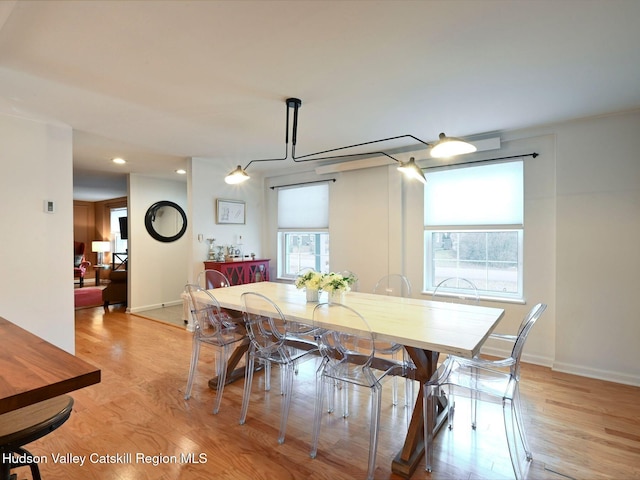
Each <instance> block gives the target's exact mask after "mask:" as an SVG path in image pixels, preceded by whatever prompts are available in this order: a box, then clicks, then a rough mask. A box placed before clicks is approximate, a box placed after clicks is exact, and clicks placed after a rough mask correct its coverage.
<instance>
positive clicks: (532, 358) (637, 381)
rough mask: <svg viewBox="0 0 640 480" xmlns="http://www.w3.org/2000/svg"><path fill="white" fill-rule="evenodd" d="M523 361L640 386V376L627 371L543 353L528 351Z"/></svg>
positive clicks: (492, 351) (487, 350)
mask: <svg viewBox="0 0 640 480" xmlns="http://www.w3.org/2000/svg"><path fill="white" fill-rule="evenodd" d="M482 353H484V354H487V355H492V356H495V357H508V356H509V355H510V354H511V350H504V349H499V348H491V347H484V348H483V349H482ZM522 361H523V362H525V363H531V364H533V365H540V366H543V367H549V368H551V370H553V371H554V372H561V373H569V374H571V375H578V376H580V377H586V378H594V379H596V380H605V381H607V382H613V383H620V384H623V385H631V386H633V387H640V377H638V376H634V375H628V374H626V373H621V372H612V371H610V370H600V369H597V368H590V367H585V366H583V365H575V364H572V363H566V362H556V361H554V360H553V358H550V357H544V356H541V355H527V354H526V353H524V354H523V355H522Z"/></svg>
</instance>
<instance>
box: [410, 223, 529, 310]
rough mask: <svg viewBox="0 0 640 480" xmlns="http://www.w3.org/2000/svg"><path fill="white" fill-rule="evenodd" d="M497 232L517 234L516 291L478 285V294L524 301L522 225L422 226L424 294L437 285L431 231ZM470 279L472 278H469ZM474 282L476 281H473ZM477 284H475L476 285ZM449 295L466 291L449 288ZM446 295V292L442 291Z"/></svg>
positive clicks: (486, 297) (430, 292) (486, 296)
mask: <svg viewBox="0 0 640 480" xmlns="http://www.w3.org/2000/svg"><path fill="white" fill-rule="evenodd" d="M438 232H442V233H445V232H446V233H498V232H515V233H516V234H517V236H518V258H517V277H516V278H517V291H516V292H510V293H501V292H499V291H496V290H486V289H482V288H479V287H478V296H479V297H480V298H481V299H484V300H501V301H514V302H521V301H524V268H523V265H524V228H523V226H522V225H493V226H487V225H482V226H466V227H461V226H456V227H449V228H447V227H441V226H429V227H425V228H424V239H423V243H424V255H425V262H424V279H423V284H424V289H423V292H422V293H424V294H432V293H433V292H434V290H435V288H436V286H437V284H436V282H435V281H434V275H435V271H434V268H435V267H434V254H435V251H434V250H433V233H438ZM483 261H484V262H487V263H490V262H491V261H490V260H488V259H484V260H483ZM470 280H472V279H470ZM472 281H473V280H472ZM474 283H476V282H474ZM476 286H477V285H476ZM448 291H450V292H451V296H455V291H460V292H467V293H468V291H467V290H466V289H463V288H460V289H453V288H452V289H450V290H448ZM444 295H446V292H445V293H444Z"/></svg>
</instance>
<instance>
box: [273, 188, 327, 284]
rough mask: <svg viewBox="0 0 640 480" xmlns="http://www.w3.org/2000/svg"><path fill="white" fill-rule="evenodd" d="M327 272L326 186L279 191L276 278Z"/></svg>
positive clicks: (282, 189)
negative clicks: (308, 272) (307, 271)
mask: <svg viewBox="0 0 640 480" xmlns="http://www.w3.org/2000/svg"><path fill="white" fill-rule="evenodd" d="M304 268H313V269H314V270H317V271H319V272H328V269H329V184H328V183H319V184H314V185H305V186H298V187H289V188H280V189H278V276H279V277H280V278H295V276H296V275H297V274H298V272H299V271H300V270H302V269H304Z"/></svg>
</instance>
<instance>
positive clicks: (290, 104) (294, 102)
mask: <svg viewBox="0 0 640 480" xmlns="http://www.w3.org/2000/svg"><path fill="white" fill-rule="evenodd" d="M285 104H286V108H287V111H286V114H287V115H286V127H285V152H284V157H282V158H265V159H261V160H251V161H250V162H249V163H247V165H246V166H245V167H244V169H242V168H241V166H240V165H238V168H236V169H235V170H233V171H232V172H231V173H229V175H227V176H226V177H225V179H224V180H225V182H227V183H229V184H237V183H242V182H244V181H246V180H248V179H249V175H247V172H246V171H245V170H246V169H247V168H249V165H251V164H252V163H253V162H271V161H277V160H286V159H287V158H289V116H290V113H289V111H290V110H291V109H293V127H292V128H291V159H292V160H293V161H294V162H306V161H313V160H330V159H337V158H352V157H359V156H368V157H372V156H379V155H384V156H385V157H388V158H390V159H391V160H393V161H395V162H397V163H399V164H400V167H404V169H402V171H405V170H406V169H411V168H412V167H411V164H412V163H411V160H410V161H409V162H407V164H404V163H403V162H401V161H400V160H398V159H397V158H395V157H393V156H391V155H390V154H388V153H386V152H383V151H372V152H365V153H349V154H343V155H335V154H334V152H338V151H340V150H346V149H348V148H357V147H364V146H366V145H371V144H374V143H379V142H386V141H389V140H398V139H401V138H410V139H412V140H414V141H416V142H418V143H422V144H423V145H425V146H426V147H433V145H432V144H429V143H427V142H425V141H424V140H420V139H419V138H418V137H415V136H413V135H409V134H406V135H398V136H395V137H389V138H381V139H380V140H372V141H370V142H363V143H356V144H354V145H347V146H345V147H338V148H331V149H329V150H322V151H320V152H315V153H308V154H306V155H300V156H298V157H296V141H297V136H298V110H299V109H300V107H301V106H302V100H300V99H299V98H287V99H286V100H285ZM445 143H446V144H449V143H451V144H456V146H457V147H458V148H459V150H458V151H456V153H449V151H448V150H446V154H439V155H434V152H433V151H432V152H431V156H432V157H444V156H452V155H460V154H462V153H469V152H474V151H475V150H476V148H475V147H474V146H473V145H471V144H469V143H466V142H463V141H462V140H460V139H457V138H448V137H446V136H445V135H444V133H441V134H440V141H439V142H438V143H437V145H438V146H440V145H441V144H445ZM461 144H462V145H461ZM462 146H464V147H465V148H461V147H462ZM442 148H445V147H440V148H439V149H442ZM413 166H415V170H416V174H414V175H412V178H416V179H418V180H420V181H426V180H424V175H422V172H421V171H420V169H419V167H418V166H417V165H416V164H415V162H413ZM420 177H421V178H422V179H421V178H420Z"/></svg>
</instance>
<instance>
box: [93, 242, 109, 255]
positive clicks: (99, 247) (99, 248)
mask: <svg viewBox="0 0 640 480" xmlns="http://www.w3.org/2000/svg"><path fill="white" fill-rule="evenodd" d="M91 251H92V252H97V253H103V252H110V251H111V242H107V241H101V240H96V241H94V242H91Z"/></svg>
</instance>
